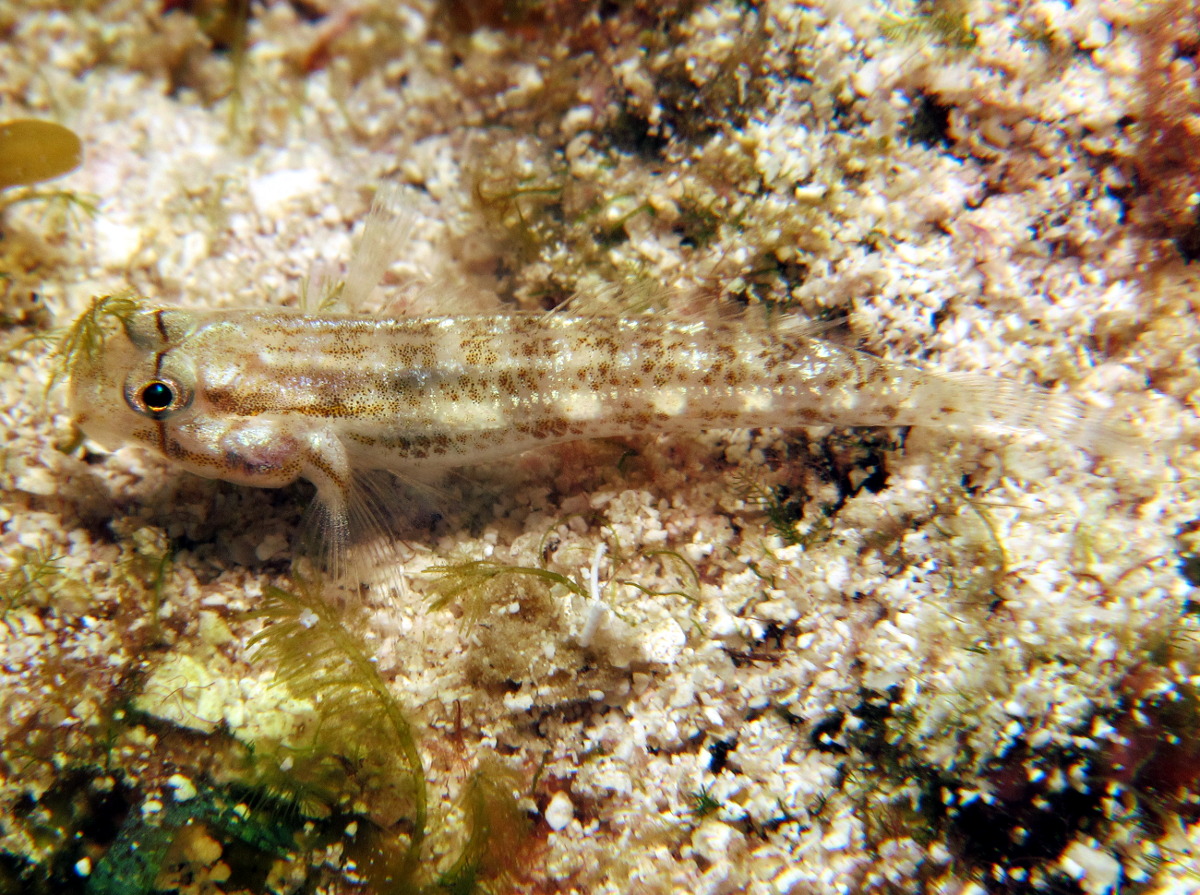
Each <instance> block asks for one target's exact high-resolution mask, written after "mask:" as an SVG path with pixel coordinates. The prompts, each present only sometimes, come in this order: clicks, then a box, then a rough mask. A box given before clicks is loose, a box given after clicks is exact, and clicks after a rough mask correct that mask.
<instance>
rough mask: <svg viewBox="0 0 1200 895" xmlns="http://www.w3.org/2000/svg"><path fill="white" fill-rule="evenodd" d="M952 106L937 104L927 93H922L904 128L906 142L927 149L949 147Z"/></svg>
mask: <svg viewBox="0 0 1200 895" xmlns="http://www.w3.org/2000/svg"><path fill="white" fill-rule="evenodd" d="M952 108H953V107H952V106H947V105H945V104H944V103H941V102H938V100H937V99H935V98H934V97H933V96H930V95H929V94H928V93H922V94H921V96H920V98H919V99H918V101H917V103H916V110H915V111H914V112H913V117H912V118H911V119H910V120H909V122H908V127H906V128H905V136H906V137H907V138H908V142H909V143H910V144H912V143H920V144H921V145H922V146H925V147H927V148H929V149H934V148H936V147H938V146H942V147H949V146H950V145H951V140H950V110H951V109H952Z"/></svg>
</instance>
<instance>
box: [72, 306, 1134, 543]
mask: <svg viewBox="0 0 1200 895" xmlns="http://www.w3.org/2000/svg"><path fill="white" fill-rule="evenodd" d="M99 301H103V299H101V300H98V302H99ZM98 307H99V305H97V306H94V307H93V311H92V312H90V313H92V315H93V318H94V320H93V324H95V322H96V321H101V322H102V320H101V318H102V316H103V315H102V314H96V313H95V312H96V311H97V308H98ZM118 319H119V320H120V323H121V325H120V326H119V327H114V326H111V325H109V326H105V327H103V328H102V329H103V333H102V334H101V335H97V336H96V338H94V339H93V340H92V342H93V344H92V345H91V350H89V351H86V352H81V353H80V356H76V357H73V358H69V364H68V368H69V375H70V379H71V389H70V390H71V409H72V412H73V414H74V416H75V419H76V421H77V424H78V425H79V427H80V428H81V429H82V431H83V432H84V433H85V434H87V435H88V436H89V437H90V438H92V439H93V440H94V441H96V442H99V443H100V444H102V445H103V446H105V447H108V448H110V449H115V448H118V447H121V446H123V445H127V444H136V445H140V446H142V447H146V448H149V449H151V450H153V451H156V452H157V453H159V454H161V455H162V456H164V457H166V458H168V459H170V460H172V461H174V462H176V463H178V464H179V465H180V466H182V467H183V468H185V469H187V470H190V471H191V472H193V473H197V474H199V475H202V476H206V477H209V478H217V479H223V480H227V481H231V482H238V483H241V484H246V485H256V486H262V487H279V486H282V485H286V484H289V483H291V482H293V481H295V480H296V479H298V478H305V479H308V480H309V481H311V482H312V483H313V484H315V485H316V488H317V495H318V498H319V501H320V503H321V504H322V506H323V507H324V509H325V510H326V512H327V513H328V514H329V515H330V517H331V518H333V519H335V520H337V519H345V518H346V514H347V513H348V512H351V511H352V509H353V507H352V504H353V502H354V500H355V497H354V488H355V485H354V483H355V479H356V476H357V475H359V474H361V473H363V472H369V471H372V470H388V471H391V472H394V473H398V474H401V475H404V474H413V475H418V476H419V475H420V474H421V472H422V471H423V470H428V469H435V468H444V467H452V466H460V465H465V464H472V463H479V462H484V461H489V460H494V459H496V458H498V457H503V456H506V455H511V454H514V453H517V452H521V451H525V450H527V449H529V448H533V447H537V446H539V445H546V444H554V443H559V442H565V441H571V440H576V439H585V438H601V437H612V436H623V435H637V434H641V433H653V432H666V431H688V430H704V429H713V428H747V427H765V426H772V427H797V426H807V425H820V424H832V425H838V426H892V425H914V424H921V425H937V426H965V427H974V426H979V425H995V426H999V427H1004V428H1010V429H1018V430H1020V429H1032V430H1039V431H1041V432H1043V433H1045V434H1046V435H1049V436H1051V437H1055V438H1061V439H1066V440H1068V441H1070V442H1071V443H1074V444H1077V445H1079V446H1081V447H1083V448H1085V449H1089V450H1095V449H1099V450H1106V449H1109V448H1111V447H1112V446H1113V445H1114V444H1117V443H1119V442H1120V441H1121V436H1119V435H1116V434H1115V433H1114V432H1113V431H1112V430H1111V429H1110V428H1109V427H1108V425H1107V424H1106V423H1105V422H1104V420H1103V418H1102V417H1101V416H1100V415H1098V414H1097V413H1096V412H1094V411H1090V410H1087V409H1085V408H1084V407H1083V405H1081V404H1080V403H1079V402H1077V401H1076V400H1075V399H1073V398H1071V397H1070V396H1067V395H1060V394H1054V393H1051V392H1048V391H1045V390H1043V389H1039V388H1036V387H1033V386H1028V385H1023V384H1020V383H1016V382H1012V381H1009V380H1004V379H995V378H989V377H985V376H978V375H955V374H944V373H936V372H931V371H926V370H923V369H920V368H917V367H911V366H905V365H900V364H893V363H888V362H886V361H883V360H880V359H879V358H876V357H874V356H872V355H869V354H865V353H863V352H860V351H856V350H854V349H850V348H846V347H843V346H840V345H838V344H836V343H833V342H830V341H827V340H824V339H820V338H815V337H813V336H812V335H811V334H810V331H808V330H806V329H805V328H804V327H803V326H801V325H799V324H794V323H787V322H785V323H782V324H780V325H777V326H775V327H771V326H768V325H765V324H763V325H751V324H749V323H748V322H747V321H746V320H725V321H679V320H671V319H669V318H664V317H661V316H649V315H648V316H635V317H618V316H571V315H568V314H524V313H510V314H490V315H475V316H435V317H401V318H378V317H369V316H350V315H307V314H302V313H298V312H292V311H283V310H274V311H265V310H258V311H236V310H221V311H186V310H176V309H152V308H147V307H145V306H142V305H140V304H139V305H135V306H133V307H132V309H127V310H126V311H125V312H124V313H121V314H120V315H119V317H118ZM78 326H79V324H77V327H78ZM339 524H340V523H339ZM335 527H336V526H335Z"/></svg>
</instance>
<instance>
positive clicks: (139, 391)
mask: <svg viewBox="0 0 1200 895" xmlns="http://www.w3.org/2000/svg"><path fill="white" fill-rule="evenodd" d="M125 401H126V403H127V404H129V406H130V407H132V408H133V409H134V410H136V411H137V412H138V413H144V414H145V415H146V416H149V417H152V418H153V419H156V420H162V419H166V418H167V417H168V416H170V415H171V414H173V413H174V412H175V411H177V410H183V408H185V407H187V406H188V405H189V404H190V403H191V402H192V396H191V394H190V393H189V392H188V391H187V390H186V389H184V388H183V386H181V385H180V384H179V383H178V382H176V381H175V380H174V379H170V378H168V377H165V376H162V377H159V378H157V379H151V380H149V381H146V380H144V379H143V380H141V381H140V382H129V383H127V384H126V386H125Z"/></svg>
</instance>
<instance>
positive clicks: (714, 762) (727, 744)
mask: <svg viewBox="0 0 1200 895" xmlns="http://www.w3.org/2000/svg"><path fill="white" fill-rule="evenodd" d="M736 748H737V740H717V741H716V742H715V743H713V744H712V745H711V746H709V747H708V754H709V756H710V757H709V760H708V770H709V772H710V773H713V774H719V773H721V771H723V770H725V764H726V763H727V762H728V761H729V753H730V752H732V751H733V750H734V749H736Z"/></svg>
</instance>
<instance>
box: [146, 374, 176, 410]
mask: <svg viewBox="0 0 1200 895" xmlns="http://www.w3.org/2000/svg"><path fill="white" fill-rule="evenodd" d="M174 400H175V390H174V389H172V388H171V386H169V385H167V384H166V383H165V382H151V383H148V384H147V385H146V387H145V388H143V389H142V403H143V404H145V405H146V409H147V410H150V411H153V412H154V413H160V412H162V411H164V410H166V409H167V408H168V407H170V406H171V404H172V402H174Z"/></svg>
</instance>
